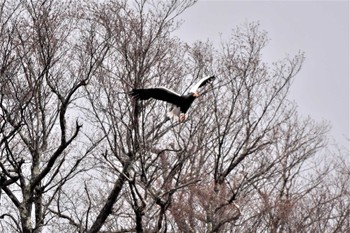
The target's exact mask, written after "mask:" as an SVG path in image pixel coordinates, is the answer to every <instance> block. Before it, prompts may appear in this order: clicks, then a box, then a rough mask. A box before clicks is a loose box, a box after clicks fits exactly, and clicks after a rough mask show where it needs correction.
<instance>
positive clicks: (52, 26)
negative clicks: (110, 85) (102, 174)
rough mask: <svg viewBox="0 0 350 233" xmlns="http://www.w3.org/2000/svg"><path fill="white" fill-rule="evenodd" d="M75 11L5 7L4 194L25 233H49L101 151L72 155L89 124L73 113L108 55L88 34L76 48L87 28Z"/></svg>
mask: <svg viewBox="0 0 350 233" xmlns="http://www.w3.org/2000/svg"><path fill="white" fill-rule="evenodd" d="M72 7H75V5H74V2H57V1H5V2H3V3H1V9H2V12H1V22H2V24H1V31H2V32H4V33H1V36H2V37H3V39H4V40H1V56H2V57H3V58H4V59H2V64H1V67H2V69H1V145H0V146H1V147H0V148H1V162H0V167H1V177H2V182H1V188H2V191H3V192H4V193H5V194H6V199H5V200H6V201H10V202H11V205H12V207H11V208H10V209H9V212H8V211H7V210H6V209H2V211H4V214H2V217H6V218H7V217H8V218H9V221H10V222H11V221H13V223H12V226H14V227H13V229H16V231H20V232H42V229H43V228H42V227H43V226H44V225H45V224H47V223H46V221H47V220H45V217H46V216H47V215H48V214H49V212H50V211H49V209H50V204H51V203H52V201H53V198H54V197H55V196H56V195H57V194H58V193H59V191H60V189H61V187H62V186H63V185H64V184H65V182H66V181H67V180H69V179H71V178H72V177H74V176H75V175H77V174H78V173H79V172H80V170H79V169H78V166H79V164H80V163H81V161H82V160H83V159H84V157H85V156H86V155H87V153H88V152H89V150H90V149H91V148H92V147H93V146H94V145H91V146H90V148H89V147H88V148H86V147H85V148H81V150H76V151H71V148H72V145H73V144H74V141H76V139H77V138H78V135H79V133H80V131H81V127H82V125H81V123H79V121H78V119H76V120H71V119H69V114H73V113H74V112H73V111H72V110H71V107H72V106H73V105H74V104H75V103H76V102H77V100H78V99H79V96H80V90H81V89H82V87H83V86H85V85H87V83H88V81H89V79H90V77H91V75H92V73H93V71H94V69H95V68H96V65H97V64H98V63H99V60H100V59H102V57H103V56H104V54H105V52H104V50H106V49H105V46H103V45H102V44H97V45H96V44H95V43H96V42H95V41H94V36H93V35H92V34H89V33H86V32H82V34H81V37H80V39H81V40H82V41H80V44H75V43H74V41H77V40H76V38H75V36H76V34H75V33H78V32H79V31H80V29H81V28H79V27H82V28H84V30H85V29H87V28H86V27H85V25H77V23H78V22H77V20H76V19H74V17H76V14H79V12H77V11H73V10H72ZM67 161H69V162H68V163H67ZM5 208H6V207H5ZM14 211H15V212H14ZM32 213H33V214H32ZM5 229H7V228H5Z"/></svg>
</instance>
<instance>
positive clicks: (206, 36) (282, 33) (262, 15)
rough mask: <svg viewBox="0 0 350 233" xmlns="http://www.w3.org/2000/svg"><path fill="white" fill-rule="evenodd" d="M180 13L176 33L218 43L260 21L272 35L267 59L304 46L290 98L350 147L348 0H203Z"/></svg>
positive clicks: (341, 143) (284, 54) (282, 56)
mask: <svg viewBox="0 0 350 233" xmlns="http://www.w3.org/2000/svg"><path fill="white" fill-rule="evenodd" d="M181 18H182V19H183V20H184V23H183V24H182V26H181V27H180V29H179V30H178V31H177V32H176V35H177V36H179V37H180V38H181V39H183V40H185V41H186V42H188V43H192V42H194V41H196V40H210V41H212V42H213V43H214V44H215V45H218V44H219V43H218V42H219V41H220V35H221V37H222V38H223V39H227V38H228V37H229V36H230V34H231V32H232V29H233V28H234V27H236V26H237V25H242V24H244V23H246V22H251V21H259V22H260V28H261V29H262V30H265V31H267V32H268V37H269V38H270V39H271V41H270V42H269V44H268V45H267V47H266V49H265V50H264V52H263V55H264V58H266V59H267V60H266V62H269V63H270V62H272V61H276V60H279V59H282V58H284V57H286V56H287V55H288V54H290V55H294V54H296V53H297V52H298V51H304V52H305V57H306V60H305V63H304V65H303V68H302V70H301V71H300V73H299V74H298V75H297V76H296V78H295V81H294V83H293V87H292V91H291V94H290V99H291V100H295V101H296V103H297V104H298V111H299V113H300V114H301V115H304V116H308V115H310V116H311V117H312V118H313V119H315V120H317V121H322V120H326V121H329V122H330V123H331V125H332V130H331V137H332V138H334V140H335V141H336V143H338V144H339V145H342V146H344V147H347V148H349V105H350V104H349V1H345V0H343V1H282V0H279V1H262V0H260V1H257V0H256V1H237V0H226V1H213V0H199V2H198V3H197V4H195V5H194V6H193V7H191V8H189V9H188V10H187V11H186V12H185V13H184V14H182V15H181ZM331 142H332V141H331Z"/></svg>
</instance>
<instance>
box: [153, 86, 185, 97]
mask: <svg viewBox="0 0 350 233" xmlns="http://www.w3.org/2000/svg"><path fill="white" fill-rule="evenodd" d="M157 88H158V89H163V90H166V91H168V92H171V93H173V94H174V95H177V96H181V95H180V94H179V93H177V92H175V91H173V90H170V89H168V88H166V87H157Z"/></svg>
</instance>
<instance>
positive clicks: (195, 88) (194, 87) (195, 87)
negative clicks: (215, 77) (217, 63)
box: [189, 76, 211, 93]
mask: <svg viewBox="0 0 350 233" xmlns="http://www.w3.org/2000/svg"><path fill="white" fill-rule="evenodd" d="M209 78H211V76H208V77H204V78H202V79H201V80H199V81H198V83H196V84H195V85H193V86H192V87H191V89H190V91H189V93H195V92H196V91H197V90H198V88H199V86H200V85H201V84H202V83H203V82H204V81H205V80H207V79H209Z"/></svg>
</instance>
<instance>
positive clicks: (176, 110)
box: [129, 76, 215, 122]
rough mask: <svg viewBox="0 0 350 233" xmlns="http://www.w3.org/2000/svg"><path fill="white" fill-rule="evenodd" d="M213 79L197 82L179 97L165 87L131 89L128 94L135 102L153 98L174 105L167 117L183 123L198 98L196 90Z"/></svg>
mask: <svg viewBox="0 0 350 233" xmlns="http://www.w3.org/2000/svg"><path fill="white" fill-rule="evenodd" d="M214 79H215V76H208V77H204V78H202V79H201V80H199V82H197V83H196V84H195V85H193V86H192V87H191V89H190V90H189V92H188V93H187V94H184V95H180V94H178V93H176V92H175V91H173V90H170V89H168V88H165V87H154V88H145V89H133V90H132V91H131V92H130V93H129V94H130V96H131V97H132V98H133V99H135V100H148V99H150V98H153V99H156V100H162V101H165V102H168V103H170V104H172V105H174V107H173V108H172V110H171V111H170V112H168V114H167V116H168V117H169V118H172V117H175V118H178V119H179V121H180V122H183V121H184V120H185V119H186V118H187V117H186V112H187V110H188V109H189V108H190V107H191V104H192V103H193V101H194V100H195V99H196V98H197V97H198V96H199V92H198V89H199V88H200V87H203V86H204V85H206V84H207V83H209V82H212V81H213V80H214Z"/></svg>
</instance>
